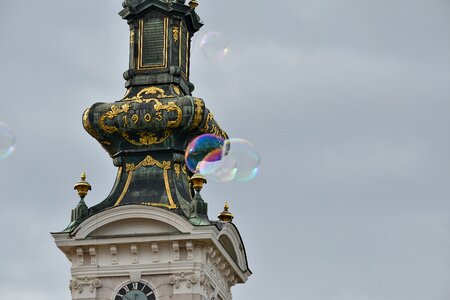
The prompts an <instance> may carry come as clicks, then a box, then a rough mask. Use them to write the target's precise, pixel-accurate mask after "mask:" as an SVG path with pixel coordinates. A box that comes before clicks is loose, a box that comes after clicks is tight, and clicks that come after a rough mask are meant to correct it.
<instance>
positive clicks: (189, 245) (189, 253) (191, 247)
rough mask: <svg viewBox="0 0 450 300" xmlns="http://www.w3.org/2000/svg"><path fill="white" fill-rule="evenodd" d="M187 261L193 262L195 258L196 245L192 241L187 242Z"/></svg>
mask: <svg viewBox="0 0 450 300" xmlns="http://www.w3.org/2000/svg"><path fill="white" fill-rule="evenodd" d="M186 251H187V260H192V259H193V258H194V245H193V244H192V241H187V242H186Z"/></svg>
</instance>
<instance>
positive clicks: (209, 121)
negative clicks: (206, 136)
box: [200, 112, 227, 138]
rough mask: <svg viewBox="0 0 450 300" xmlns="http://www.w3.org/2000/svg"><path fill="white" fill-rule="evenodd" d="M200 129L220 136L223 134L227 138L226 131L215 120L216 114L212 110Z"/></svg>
mask: <svg viewBox="0 0 450 300" xmlns="http://www.w3.org/2000/svg"><path fill="white" fill-rule="evenodd" d="M210 125H211V127H210ZM200 130H201V131H202V132H203V133H212V134H215V135H218V136H222V137H223V138H227V134H226V133H225V131H223V130H222V129H221V128H220V127H218V126H217V123H216V122H214V116H213V114H212V113H211V112H210V113H209V114H208V116H207V117H206V121H205V124H204V125H203V126H202V127H201V128H200Z"/></svg>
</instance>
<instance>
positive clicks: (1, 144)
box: [0, 122, 16, 160]
mask: <svg viewBox="0 0 450 300" xmlns="http://www.w3.org/2000/svg"><path fill="white" fill-rule="evenodd" d="M15 150H16V136H15V135H14V131H13V130H12V129H11V128H10V127H9V126H8V125H6V124H5V123H2V122H0V160H1V159H5V158H7V157H8V156H10V155H11V154H13V153H14V151H15Z"/></svg>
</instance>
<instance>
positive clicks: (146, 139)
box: [122, 130, 170, 146]
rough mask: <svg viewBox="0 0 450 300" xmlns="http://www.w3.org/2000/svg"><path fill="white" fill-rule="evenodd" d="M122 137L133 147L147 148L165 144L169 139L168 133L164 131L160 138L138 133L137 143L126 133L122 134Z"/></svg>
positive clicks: (153, 134)
mask: <svg viewBox="0 0 450 300" xmlns="http://www.w3.org/2000/svg"><path fill="white" fill-rule="evenodd" d="M122 137H123V138H124V139H125V140H127V142H129V143H130V144H133V145H135V146H149V145H155V144H161V143H163V142H165V141H166V140H167V139H168V138H169V137H170V131H169V130H165V131H164V135H163V136H162V137H158V136H156V134H155V133H146V132H142V133H139V141H136V140H134V139H132V138H131V137H130V136H129V134H128V133H126V132H122Z"/></svg>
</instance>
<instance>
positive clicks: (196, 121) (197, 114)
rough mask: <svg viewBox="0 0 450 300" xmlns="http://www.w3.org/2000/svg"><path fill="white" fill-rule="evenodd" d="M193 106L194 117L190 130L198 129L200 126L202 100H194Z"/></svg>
mask: <svg viewBox="0 0 450 300" xmlns="http://www.w3.org/2000/svg"><path fill="white" fill-rule="evenodd" d="M194 104H195V106H194V107H195V108H194V110H195V115H194V120H193V121H192V125H191V126H190V128H196V127H198V126H199V125H200V123H201V121H202V117H203V100H202V99H198V98H195V99H194ZM206 125H207V124H206Z"/></svg>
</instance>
